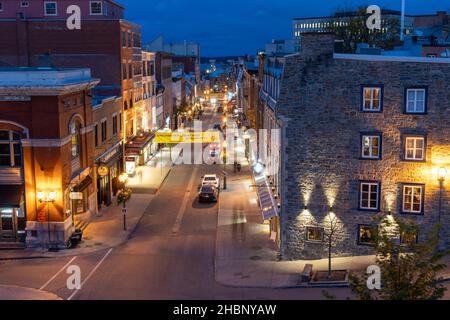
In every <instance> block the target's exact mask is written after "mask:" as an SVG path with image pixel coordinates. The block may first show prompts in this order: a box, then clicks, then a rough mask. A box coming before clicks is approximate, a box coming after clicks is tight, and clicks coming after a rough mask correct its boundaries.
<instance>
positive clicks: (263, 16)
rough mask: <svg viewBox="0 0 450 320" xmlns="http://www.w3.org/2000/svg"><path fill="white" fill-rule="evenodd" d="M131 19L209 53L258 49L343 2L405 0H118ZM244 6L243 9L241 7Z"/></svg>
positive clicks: (418, 9) (434, 3) (420, 4)
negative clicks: (299, 22)
mask: <svg viewBox="0 0 450 320" xmlns="http://www.w3.org/2000/svg"><path fill="white" fill-rule="evenodd" d="M116 1H117V2H119V3H120V4H121V5H123V6H124V7H125V8H126V10H125V16H126V19H128V20H130V21H133V22H135V23H137V24H139V25H141V26H142V36H143V37H142V38H143V43H144V44H148V43H150V42H151V41H152V40H154V39H156V38H157V37H158V36H159V35H163V37H164V39H165V42H183V41H188V42H196V43H199V44H200V53H201V55H202V56H205V57H213V58H214V57H227V56H244V55H246V54H248V55H255V54H256V52H257V51H258V50H261V49H263V48H264V47H265V44H266V43H269V42H270V41H271V40H272V39H291V38H292V20H293V19H294V18H299V17H305V18H307V17H320V16H328V15H331V14H333V12H334V11H336V9H337V8H339V7H343V6H346V7H351V8H356V7H360V6H364V5H368V3H370V4H376V5H379V6H380V7H382V8H385V9H390V10H397V11H398V10H400V9H401V0H370V1H365V0H322V1H321V2H313V3H311V2H310V1H305V0H298V1H295V2H293V1H291V0H278V1H276V2H274V1H273V0H246V1H245V2H243V1H240V0H228V1H216V2H215V3H212V2H209V1H205V0H191V1H189V2H188V1H185V0H154V1H141V0H116ZM236 8H239V10H236ZM449 9H450V3H445V1H443V0H406V14H408V15H424V14H435V13H436V12H437V11H444V10H445V11H449Z"/></svg>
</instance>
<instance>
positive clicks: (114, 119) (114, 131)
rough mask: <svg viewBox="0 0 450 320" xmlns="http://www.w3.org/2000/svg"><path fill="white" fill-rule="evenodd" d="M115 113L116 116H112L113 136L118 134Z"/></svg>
mask: <svg viewBox="0 0 450 320" xmlns="http://www.w3.org/2000/svg"><path fill="white" fill-rule="evenodd" d="M117 120H118V119H117V113H116V114H113V116H112V134H113V136H117V134H118V130H117V128H118V126H117V123H118V122H117Z"/></svg>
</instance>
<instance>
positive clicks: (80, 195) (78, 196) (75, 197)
mask: <svg viewBox="0 0 450 320" xmlns="http://www.w3.org/2000/svg"><path fill="white" fill-rule="evenodd" d="M70 200H83V193H82V192H71V193H70Z"/></svg>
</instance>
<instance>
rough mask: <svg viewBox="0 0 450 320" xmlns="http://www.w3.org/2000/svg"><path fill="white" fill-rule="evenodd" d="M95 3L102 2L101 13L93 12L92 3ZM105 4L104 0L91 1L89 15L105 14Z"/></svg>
mask: <svg viewBox="0 0 450 320" xmlns="http://www.w3.org/2000/svg"><path fill="white" fill-rule="evenodd" d="M94 3H100V6H101V12H100V13H93V12H92V4H94ZM103 6H104V3H103V1H89V15H90V16H102V15H103V14H104V9H103Z"/></svg>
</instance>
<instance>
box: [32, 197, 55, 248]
mask: <svg viewBox="0 0 450 320" xmlns="http://www.w3.org/2000/svg"><path fill="white" fill-rule="evenodd" d="M36 196H37V199H38V201H39V203H44V204H45V206H46V207H47V222H48V228H47V230H48V251H58V248H56V247H55V248H54V247H52V246H51V245H50V203H54V202H55V200H56V192H55V191H50V192H44V191H39V192H38V193H37V194H36Z"/></svg>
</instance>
